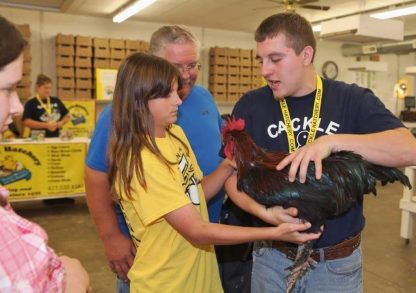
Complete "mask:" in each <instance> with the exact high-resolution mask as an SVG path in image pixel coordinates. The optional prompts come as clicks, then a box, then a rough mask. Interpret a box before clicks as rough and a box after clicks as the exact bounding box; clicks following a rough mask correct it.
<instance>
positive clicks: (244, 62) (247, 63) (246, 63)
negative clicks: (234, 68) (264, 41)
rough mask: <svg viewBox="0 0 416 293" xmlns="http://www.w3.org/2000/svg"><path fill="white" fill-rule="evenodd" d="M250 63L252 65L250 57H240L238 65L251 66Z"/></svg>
mask: <svg viewBox="0 0 416 293" xmlns="http://www.w3.org/2000/svg"><path fill="white" fill-rule="evenodd" d="M251 65H252V63H251V59H247V58H241V57H240V66H248V67H251Z"/></svg>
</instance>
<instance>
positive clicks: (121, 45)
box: [110, 39, 126, 49]
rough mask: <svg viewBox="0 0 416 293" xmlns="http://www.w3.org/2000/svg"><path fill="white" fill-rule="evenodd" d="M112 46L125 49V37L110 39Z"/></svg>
mask: <svg viewBox="0 0 416 293" xmlns="http://www.w3.org/2000/svg"><path fill="white" fill-rule="evenodd" d="M110 48H112V49H125V48H126V45H125V44H124V40H123V39H110Z"/></svg>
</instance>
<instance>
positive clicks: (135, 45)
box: [125, 40, 142, 51]
mask: <svg viewBox="0 0 416 293" xmlns="http://www.w3.org/2000/svg"><path fill="white" fill-rule="evenodd" d="M125 46H126V49H129V50H137V51H140V50H141V48H142V43H141V41H132V40H126V42H125Z"/></svg>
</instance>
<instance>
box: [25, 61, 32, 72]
mask: <svg viewBox="0 0 416 293" xmlns="http://www.w3.org/2000/svg"><path fill="white" fill-rule="evenodd" d="M30 73H32V62H30V61H24V62H23V74H30Z"/></svg>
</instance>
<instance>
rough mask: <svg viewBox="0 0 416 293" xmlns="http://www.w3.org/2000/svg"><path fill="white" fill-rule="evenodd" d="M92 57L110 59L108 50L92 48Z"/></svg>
mask: <svg viewBox="0 0 416 293" xmlns="http://www.w3.org/2000/svg"><path fill="white" fill-rule="evenodd" d="M94 57H98V58H110V48H103V47H102V48H98V47H95V48H94Z"/></svg>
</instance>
